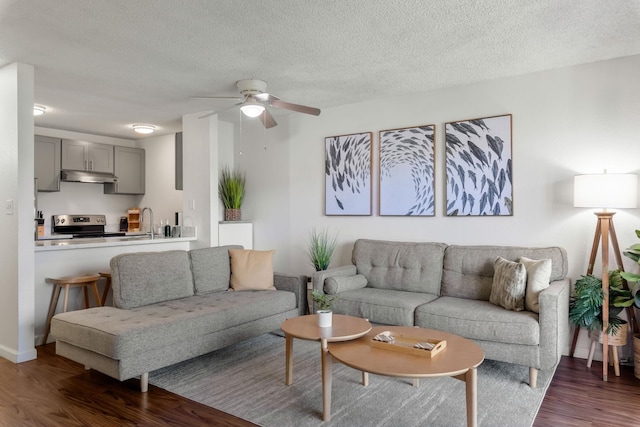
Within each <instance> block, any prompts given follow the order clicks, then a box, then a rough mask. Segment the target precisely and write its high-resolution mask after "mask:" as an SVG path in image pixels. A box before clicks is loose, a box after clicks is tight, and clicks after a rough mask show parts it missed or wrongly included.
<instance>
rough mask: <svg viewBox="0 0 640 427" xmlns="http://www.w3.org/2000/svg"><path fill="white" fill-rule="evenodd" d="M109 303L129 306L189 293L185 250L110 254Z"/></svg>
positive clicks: (188, 272)
mask: <svg viewBox="0 0 640 427" xmlns="http://www.w3.org/2000/svg"><path fill="white" fill-rule="evenodd" d="M110 267H111V284H112V289H113V304H114V306H116V307H119V308H124V309H131V308H135V307H141V306H144V305H149V304H155V303H158V302H161V301H170V300H175V299H178V298H184V297H189V296H192V295H193V275H192V274H191V266H190V263H189V254H188V253H187V252H186V251H164V252H135V253H129V254H121V255H116V256H115V257H113V258H111V262H110Z"/></svg>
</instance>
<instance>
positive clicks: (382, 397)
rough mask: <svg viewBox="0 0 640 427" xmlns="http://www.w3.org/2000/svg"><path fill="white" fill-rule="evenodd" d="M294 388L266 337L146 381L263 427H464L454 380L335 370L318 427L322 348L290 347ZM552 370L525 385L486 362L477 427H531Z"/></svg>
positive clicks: (514, 369) (280, 350) (513, 368)
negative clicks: (326, 413) (415, 380)
mask: <svg viewBox="0 0 640 427" xmlns="http://www.w3.org/2000/svg"><path fill="white" fill-rule="evenodd" d="M293 347H294V350H293V351H294V353H293V364H294V367H293V384H292V385H290V386H286V385H285V384H284V377H285V340H284V338H283V337H281V336H278V335H275V334H266V335H262V336H260V337H257V338H253V339H250V340H247V341H245V342H242V343H240V344H236V345H233V346H230V347H227V348H225V349H222V350H219V351H215V352H213V353H210V354H207V355H205V356H201V357H198V358H194V359H191V360H188V361H186V362H182V363H179V364H176V365H173V366H170V367H167V368H163V369H160V370H157V371H154V372H151V373H150V374H149V382H150V383H151V384H152V385H154V386H157V387H161V388H163V389H166V390H168V391H170V392H173V393H176V394H178V395H180V396H184V397H186V398H189V399H191V400H195V401H197V402H200V403H203V404H205V405H207V406H210V407H213V408H216V409H219V410H222V411H224V412H227V413H230V414H233V415H236V416H238V417H241V418H243V419H245V420H249V421H251V422H254V423H256V424H260V425H263V426H266V427H287V426H291V427H306V426H319V425H327V426H349V427H352V426H465V425H466V403H465V402H466V400H465V384H464V383H463V382H462V381H459V380H456V379H453V378H448V377H446V378H434V379H423V380H421V381H420V384H419V387H417V388H416V387H413V386H412V384H411V381H410V380H407V379H400V378H389V377H383V376H378V375H370V378H369V385H368V386H367V387H364V386H363V385H362V384H361V378H362V375H361V373H360V372H359V371H356V370H354V369H351V368H349V367H347V366H344V365H342V364H339V363H336V364H334V366H333V387H332V405H331V421H330V422H327V423H325V422H323V421H322V387H321V367H320V344H319V343H318V342H313V341H304V340H298V339H296V340H294V345H293ZM553 372H554V371H553V370H548V371H540V374H539V376H538V387H537V388H536V389H535V390H532V389H531V388H530V387H529V385H528V377H529V369H528V368H527V367H524V366H518V365H512V364H509V363H501V362H495V361H491V360H485V361H484V362H483V364H482V365H480V367H479V368H478V424H479V425H480V426H486V427H490V426H491V427H493V426H511V427H516V426H525V427H530V426H531V425H532V424H533V421H534V419H535V416H536V414H537V412H538V409H539V408H540V404H541V403H542V399H543V398H544V394H545V392H546V390H547V388H548V386H549V383H550V381H551V378H552V376H553Z"/></svg>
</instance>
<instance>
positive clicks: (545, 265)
mask: <svg viewBox="0 0 640 427" xmlns="http://www.w3.org/2000/svg"><path fill="white" fill-rule="evenodd" d="M520 262H521V263H522V264H524V267H525V269H526V270H527V291H526V293H525V298H524V306H525V308H526V309H527V310H529V311H533V312H534V313H540V302H539V301H538V297H539V295H540V292H542V291H544V290H545V289H547V288H548V287H549V281H550V280H551V260H550V259H541V260H535V259H529V258H527V257H520Z"/></svg>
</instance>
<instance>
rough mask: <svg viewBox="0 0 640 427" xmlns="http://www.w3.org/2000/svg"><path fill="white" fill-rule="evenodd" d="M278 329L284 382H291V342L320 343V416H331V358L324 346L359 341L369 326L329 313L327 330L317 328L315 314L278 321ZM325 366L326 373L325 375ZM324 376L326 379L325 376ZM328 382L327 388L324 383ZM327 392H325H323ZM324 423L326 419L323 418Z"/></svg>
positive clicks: (361, 321)
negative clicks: (283, 354)
mask: <svg viewBox="0 0 640 427" xmlns="http://www.w3.org/2000/svg"><path fill="white" fill-rule="evenodd" d="M280 328H281V329H282V331H283V332H284V336H285V341H286V344H285V345H286V374H285V383H286V384H287V385H291V384H292V383H293V358H292V355H293V339H294V338H299V339H303V340H311V341H320V352H321V354H322V383H323V387H322V413H323V417H327V416H330V414H331V357H330V356H329V353H328V352H327V345H328V343H330V342H331V343H333V342H340V341H348V340H354V339H357V338H360V337H361V336H363V335H364V334H366V333H367V332H369V331H370V330H371V323H369V321H368V320H366V319H361V318H359V317H354V316H345V315H342V314H333V322H332V325H331V327H330V328H320V327H319V326H318V315H317V314H310V315H307V316H299V317H293V318H291V319H287V320H285V321H284V322H282V325H280ZM327 366H328V372H326V370H327ZM327 375H328V376H327ZM327 381H328V383H329V384H328V388H327V387H325V383H326V382H327ZM327 390H328V392H327ZM325 420H326V421H328V419H326V418H325Z"/></svg>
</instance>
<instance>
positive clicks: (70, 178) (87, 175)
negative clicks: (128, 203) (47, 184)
mask: <svg viewBox="0 0 640 427" xmlns="http://www.w3.org/2000/svg"><path fill="white" fill-rule="evenodd" d="M60 180H61V181H65V182H88V183H92V184H104V183H113V182H118V178H117V177H116V176H115V175H114V174H112V173H105V172H88V171H74V170H62V171H60Z"/></svg>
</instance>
